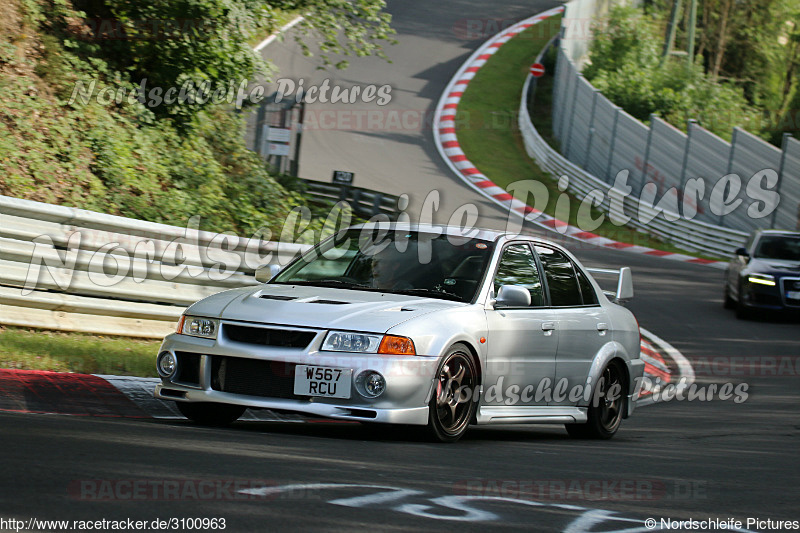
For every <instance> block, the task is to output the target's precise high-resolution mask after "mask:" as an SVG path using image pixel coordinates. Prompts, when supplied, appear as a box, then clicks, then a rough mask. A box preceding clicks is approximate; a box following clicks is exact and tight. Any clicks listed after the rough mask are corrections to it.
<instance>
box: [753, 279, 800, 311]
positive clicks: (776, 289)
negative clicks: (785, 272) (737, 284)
mask: <svg viewBox="0 0 800 533" xmlns="http://www.w3.org/2000/svg"><path fill="white" fill-rule="evenodd" d="M775 278H776V279H775V281H776V283H775V285H774V286H768V285H761V284H756V283H750V282H748V280H747V277H745V278H744V279H743V280H742V285H741V286H742V294H740V296H739V297H740V298H741V299H742V302H743V303H744V305H745V306H747V307H750V308H756V309H765V310H772V311H784V310H785V311H800V298H797V297H796V296H797V293H798V292H800V288H796V287H795V284H796V283H800V278H795V277H787V276H776V277H775ZM793 296H794V298H793Z"/></svg>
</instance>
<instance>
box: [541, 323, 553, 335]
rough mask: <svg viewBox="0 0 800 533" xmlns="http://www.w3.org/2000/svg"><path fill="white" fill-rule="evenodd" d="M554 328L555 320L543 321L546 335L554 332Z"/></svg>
mask: <svg viewBox="0 0 800 533" xmlns="http://www.w3.org/2000/svg"><path fill="white" fill-rule="evenodd" d="M554 329H556V323H555V322H542V331H544V332H545V334H546V335H549V334H550V333H552V332H553V330H554Z"/></svg>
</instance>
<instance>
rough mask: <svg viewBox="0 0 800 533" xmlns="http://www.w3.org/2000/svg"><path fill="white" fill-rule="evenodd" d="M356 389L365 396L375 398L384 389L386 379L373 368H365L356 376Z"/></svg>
mask: <svg viewBox="0 0 800 533" xmlns="http://www.w3.org/2000/svg"><path fill="white" fill-rule="evenodd" d="M356 390H358V392H359V394H361V395H362V396H365V397H367V398H377V397H378V396H380V395H381V394H383V392H384V391H385V390H386V379H384V377H383V376H382V375H380V374H379V373H378V372H375V371H374V370H365V371H364V372H362V373H360V374H359V375H358V377H356Z"/></svg>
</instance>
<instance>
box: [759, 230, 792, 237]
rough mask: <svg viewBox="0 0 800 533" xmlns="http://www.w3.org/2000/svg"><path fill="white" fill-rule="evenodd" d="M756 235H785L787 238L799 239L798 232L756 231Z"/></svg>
mask: <svg viewBox="0 0 800 533" xmlns="http://www.w3.org/2000/svg"><path fill="white" fill-rule="evenodd" d="M756 234H758V235H786V236H789V237H800V231H790V230H783V229H760V230H756Z"/></svg>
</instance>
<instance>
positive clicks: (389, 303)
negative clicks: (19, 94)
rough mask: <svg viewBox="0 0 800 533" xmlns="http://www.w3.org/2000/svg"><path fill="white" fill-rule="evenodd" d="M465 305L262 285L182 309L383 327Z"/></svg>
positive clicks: (315, 324)
mask: <svg viewBox="0 0 800 533" xmlns="http://www.w3.org/2000/svg"><path fill="white" fill-rule="evenodd" d="M465 305H467V304H464V303H459V302H451V301H447V300H438V299H435V298H420V297H415V296H405V295H400V294H391V293H382V292H370V291H357V290H348V289H336V288H327V287H309V286H297V285H262V286H261V287H259V288H256V289H254V288H252V287H247V288H242V289H233V290H229V291H225V292H221V293H218V294H215V295H213V296H209V297H208V298H205V299H204V300H201V301H199V302H197V303H196V304H194V305H192V306H191V307H190V308H189V309H188V310H187V313H188V314H194V315H198V316H207V317H213V318H222V319H226V320H241V321H246V322H261V323H268V324H282V325H287V326H300V327H309V328H321V329H343V330H353V331H364V332H374V333H384V332H386V331H388V330H389V329H391V328H393V327H394V326H396V325H398V324H400V323H402V322H405V321H407V320H410V319H412V318H416V317H419V316H422V315H425V314H428V313H432V312H434V311H439V310H441V309H448V308H454V307H463V306H465Z"/></svg>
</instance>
